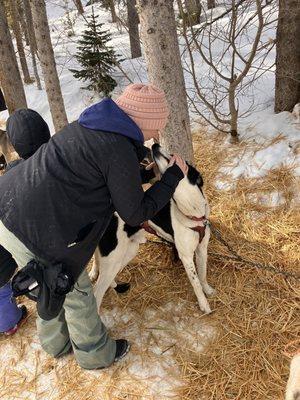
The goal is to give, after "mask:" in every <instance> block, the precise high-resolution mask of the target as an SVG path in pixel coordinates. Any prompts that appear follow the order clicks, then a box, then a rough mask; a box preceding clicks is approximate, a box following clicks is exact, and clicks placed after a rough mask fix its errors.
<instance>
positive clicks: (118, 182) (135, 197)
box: [102, 144, 184, 226]
mask: <svg viewBox="0 0 300 400" xmlns="http://www.w3.org/2000/svg"><path fill="white" fill-rule="evenodd" d="M102 172H103V173H104V177H105V180H106V184H107V186H108V189H109V192H110V195H111V199H112V203H113V205H114V207H115V209H116V211H117V212H118V214H119V215H120V217H121V218H122V219H123V220H124V221H125V222H126V223H127V224H129V225H131V226H137V225H140V224H141V223H143V222H144V221H147V220H148V219H151V218H152V217H154V215H155V214H156V213H157V212H158V211H159V210H160V209H162V208H163V207H164V206H165V205H166V204H167V202H168V201H169V200H170V199H171V197H172V195H173V193H174V191H175V189H176V187H177V185H178V183H179V181H180V180H181V179H182V178H183V177H184V175H183V173H182V171H181V169H180V168H179V167H178V166H177V165H173V166H172V167H170V168H168V169H167V171H166V172H165V173H164V174H163V175H162V178H161V180H160V181H159V182H156V183H155V184H154V185H153V186H152V187H151V188H150V189H148V190H147V191H146V192H144V191H143V189H142V179H141V175H140V167H139V162H138V159H137V156H136V153H135V151H134V149H133V147H132V146H131V145H130V144H129V145H128V146H119V147H118V148H115V149H114V150H112V154H111V157H110V158H109V161H108V165H107V168H106V171H102Z"/></svg>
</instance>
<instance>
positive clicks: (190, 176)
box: [152, 143, 209, 217]
mask: <svg viewBox="0 0 300 400" xmlns="http://www.w3.org/2000/svg"><path fill="white" fill-rule="evenodd" d="M152 156H153V160H154V161H155V163H156V164H157V167H158V169H159V172H160V173H161V174H163V173H164V172H165V171H166V169H167V168H168V164H169V162H170V159H171V157H172V155H171V154H169V153H167V152H166V151H165V150H164V149H162V147H161V146H160V145H159V144H157V143H155V144H154V145H153V146H152ZM187 165H188V173H187V175H186V176H185V177H184V178H183V179H182V180H181V181H180V182H179V184H178V186H177V188H176V190H175V193H174V195H173V198H174V200H175V202H176V205H177V207H178V208H179V210H180V211H181V212H182V213H183V214H185V215H188V216H195V217H202V216H203V215H205V216H206V217H208V216H209V205H208V203H207V199H206V196H205V194H204V191H203V179H202V176H201V174H200V172H199V171H197V170H196V168H194V167H193V166H192V165H189V164H188V163H187Z"/></svg>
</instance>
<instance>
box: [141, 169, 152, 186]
mask: <svg viewBox="0 0 300 400" xmlns="http://www.w3.org/2000/svg"><path fill="white" fill-rule="evenodd" d="M140 175H141V179H142V184H144V183H149V182H150V181H151V179H154V178H155V173H154V171H153V168H152V169H149V170H147V169H146V167H144V166H143V165H140Z"/></svg>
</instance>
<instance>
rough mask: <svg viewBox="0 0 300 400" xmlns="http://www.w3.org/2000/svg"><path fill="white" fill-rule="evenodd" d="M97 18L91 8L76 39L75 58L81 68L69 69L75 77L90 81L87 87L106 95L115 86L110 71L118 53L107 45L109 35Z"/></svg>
mask: <svg viewBox="0 0 300 400" xmlns="http://www.w3.org/2000/svg"><path fill="white" fill-rule="evenodd" d="M97 18H98V16H97V15H95V14H94V10H93V11H92V15H91V16H90V17H88V18H87V24H86V27H87V29H86V30H85V31H84V32H83V35H82V39H80V40H79V41H78V43H79V46H78V47H77V50H78V51H77V53H76V56H75V58H76V60H77V61H78V62H79V64H80V65H81V66H82V67H83V68H82V69H81V70H80V71H79V70H75V69H70V71H71V72H72V73H73V75H74V77H75V78H77V79H80V80H83V81H89V82H90V83H89V85H88V86H87V87H86V88H87V89H90V90H94V91H95V92H97V93H99V94H104V95H105V96H108V95H109V94H110V92H111V91H112V90H113V89H114V88H115V87H116V86H117V82H116V81H115V80H114V79H113V78H112V77H111V76H110V73H111V71H112V69H113V67H114V66H115V65H116V64H117V62H118V55H117V54H116V53H115V51H114V49H113V48H112V47H109V46H107V42H108V41H109V40H110V39H111V36H110V34H109V33H107V32H108V31H105V30H102V26H103V24H101V23H97Z"/></svg>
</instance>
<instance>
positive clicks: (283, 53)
mask: <svg viewBox="0 0 300 400" xmlns="http://www.w3.org/2000/svg"><path fill="white" fill-rule="evenodd" d="M276 51H277V53H276V75H275V76H276V81H275V112H280V111H292V109H293V107H294V105H295V104H297V103H298V102H300V2H299V0H279V17H278V25H277V34H276Z"/></svg>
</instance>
